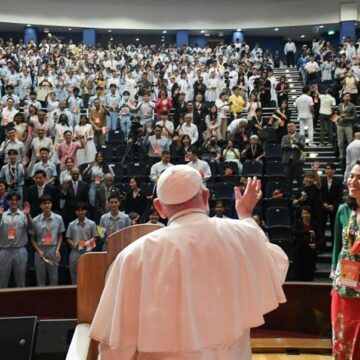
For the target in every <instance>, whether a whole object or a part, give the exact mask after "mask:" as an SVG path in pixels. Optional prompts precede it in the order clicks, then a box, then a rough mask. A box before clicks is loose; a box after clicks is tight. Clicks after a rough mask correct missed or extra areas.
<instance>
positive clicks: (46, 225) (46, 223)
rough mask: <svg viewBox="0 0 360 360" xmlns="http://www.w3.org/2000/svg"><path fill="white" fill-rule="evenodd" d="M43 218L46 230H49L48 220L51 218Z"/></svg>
mask: <svg viewBox="0 0 360 360" xmlns="http://www.w3.org/2000/svg"><path fill="white" fill-rule="evenodd" d="M44 219H45V228H46V231H47V232H50V228H51V225H50V224H51V223H50V222H51V219H50V217H49V218H45V217H44Z"/></svg>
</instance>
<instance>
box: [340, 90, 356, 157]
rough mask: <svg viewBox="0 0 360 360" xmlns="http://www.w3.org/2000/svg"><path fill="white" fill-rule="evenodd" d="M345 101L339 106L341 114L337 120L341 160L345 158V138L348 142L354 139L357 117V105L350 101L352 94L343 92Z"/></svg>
mask: <svg viewBox="0 0 360 360" xmlns="http://www.w3.org/2000/svg"><path fill="white" fill-rule="evenodd" d="M342 100H343V102H342V103H340V104H339V106H338V108H337V114H338V115H339V117H338V119H337V122H336V131H337V140H338V147H339V158H340V160H341V161H344V159H345V148H344V146H345V139H346V142H347V143H348V144H350V143H351V141H352V139H353V125H354V121H355V119H356V107H355V105H354V104H353V103H351V102H350V100H351V95H350V94H349V93H345V94H343V97H342Z"/></svg>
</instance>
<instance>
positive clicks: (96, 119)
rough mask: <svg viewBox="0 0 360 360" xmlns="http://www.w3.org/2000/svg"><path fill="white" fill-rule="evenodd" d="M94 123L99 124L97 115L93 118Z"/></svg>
mask: <svg viewBox="0 0 360 360" xmlns="http://www.w3.org/2000/svg"><path fill="white" fill-rule="evenodd" d="M94 123H95V124H100V118H99V117H98V116H97V117H96V118H95V120H94Z"/></svg>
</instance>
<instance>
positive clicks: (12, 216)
mask: <svg viewBox="0 0 360 360" xmlns="http://www.w3.org/2000/svg"><path fill="white" fill-rule="evenodd" d="M17 215H18V214H17V213H16V214H13V213H11V221H10V228H13V227H14V224H15V218H16V216H17Z"/></svg>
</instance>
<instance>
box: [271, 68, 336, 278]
mask: <svg viewBox="0 0 360 360" xmlns="http://www.w3.org/2000/svg"><path fill="white" fill-rule="evenodd" d="M274 72H275V75H276V77H277V78H278V79H279V78H280V76H285V77H286V79H287V83H288V84H289V86H290V93H289V109H290V110H292V112H291V120H292V121H294V122H295V123H296V124H297V127H299V124H298V120H297V112H296V110H295V108H294V102H295V100H296V98H297V97H299V96H300V95H301V94H302V88H303V82H302V79H301V78H300V76H299V72H298V71H297V69H293V68H290V69H288V68H286V67H281V68H280V69H275V70H274ZM314 142H315V144H318V145H320V127H319V125H317V126H316V127H315V129H314ZM306 152H307V153H308V157H307V159H306V162H305V167H304V171H307V170H310V169H311V164H312V163H313V162H314V161H319V162H320V170H319V174H320V176H321V175H323V174H324V169H325V166H326V164H327V163H329V162H330V163H335V164H337V160H336V156H335V151H334V149H333V147H328V146H316V147H309V146H307V147H306ZM335 176H336V177H338V178H340V179H342V178H343V174H342V171H341V166H340V164H338V166H337V169H336V173H335ZM296 188H297V186H296V183H294V189H296ZM325 240H326V247H325V249H324V250H323V252H322V253H321V254H319V256H318V259H317V264H316V273H315V277H316V280H318V281H330V279H329V273H330V265H331V252H332V240H331V233H330V224H327V227H326V232H325Z"/></svg>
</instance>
